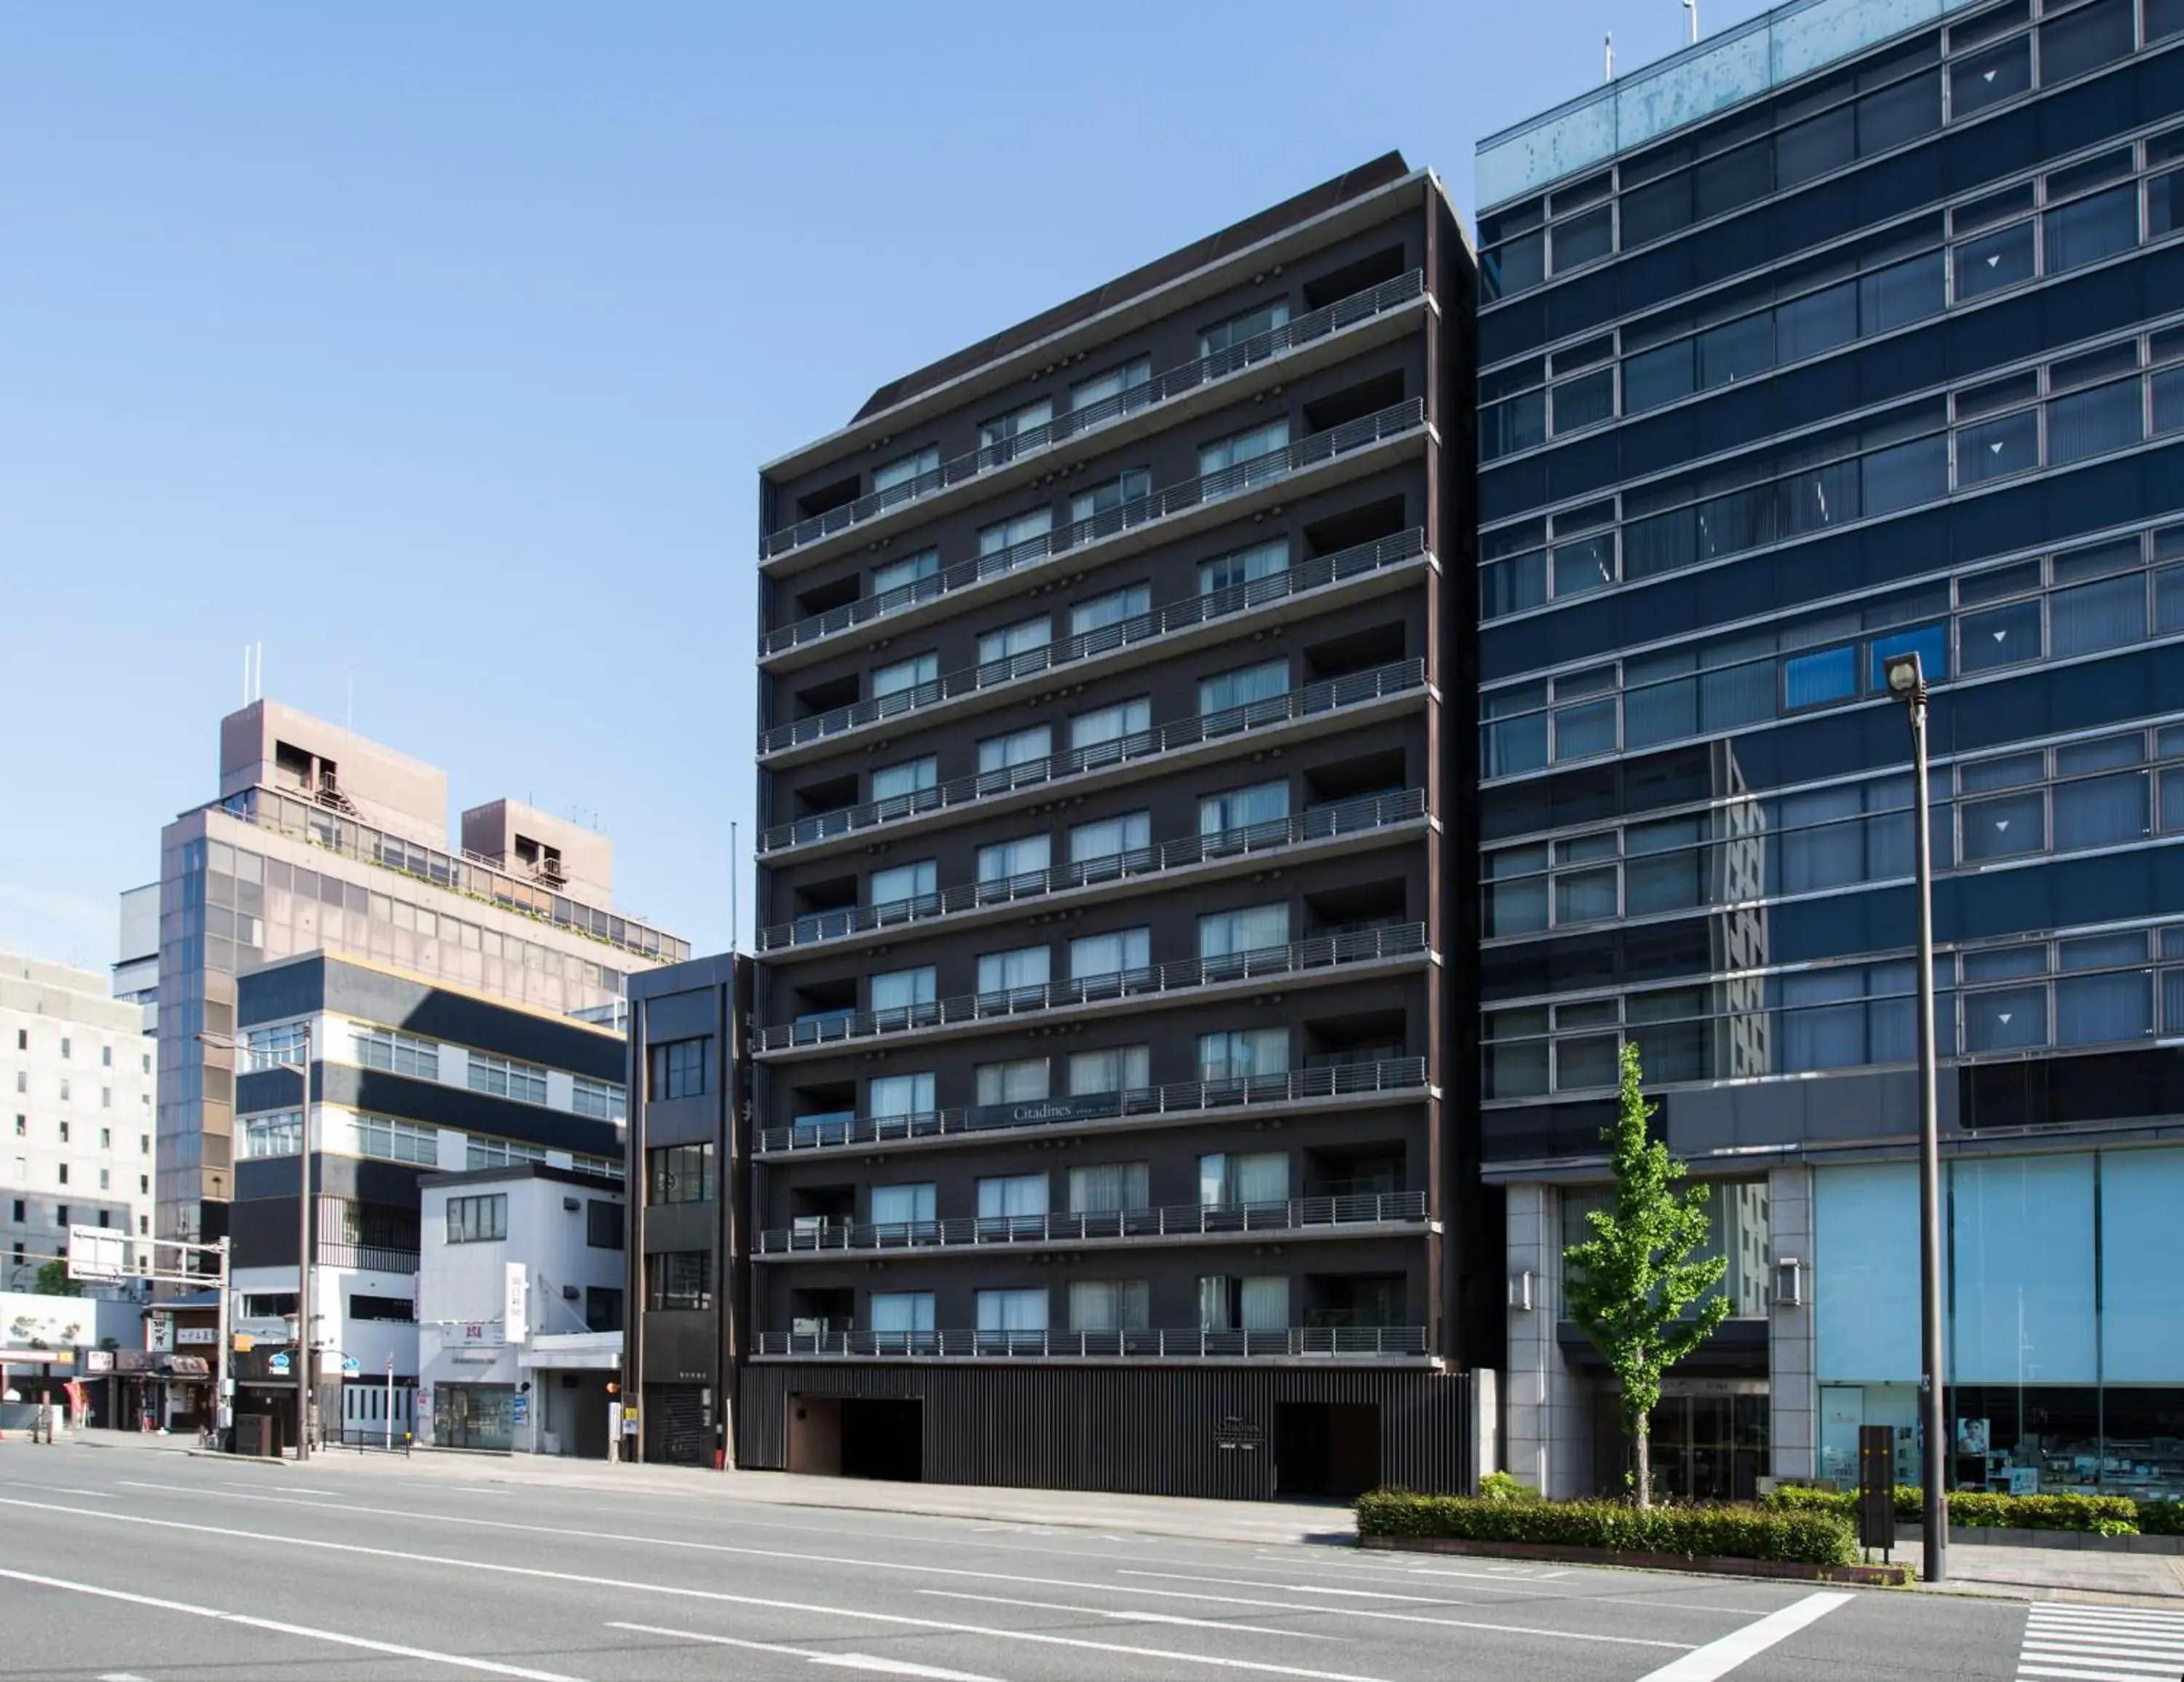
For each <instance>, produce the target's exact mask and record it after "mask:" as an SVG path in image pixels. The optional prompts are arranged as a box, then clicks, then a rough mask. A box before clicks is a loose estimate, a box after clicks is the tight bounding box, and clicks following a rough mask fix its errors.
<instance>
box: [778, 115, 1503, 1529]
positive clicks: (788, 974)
mask: <svg viewBox="0 0 2184 1682" xmlns="http://www.w3.org/2000/svg"><path fill="white" fill-rule="evenodd" d="M1473 282H1474V260H1473V256H1472V253H1471V250H1470V248H1469V246H1468V243H1467V241H1466V237H1465V236H1464V234H1463V231H1462V230H1461V227H1460V226H1459V223H1458V220H1457V215H1456V213H1455V211H1454V209H1453V208H1452V207H1451V203H1450V202H1449V200H1448V198H1447V197H1446V192H1445V191H1444V189H1443V188H1442V187H1441V185H1440V182H1439V181H1436V180H1435V177H1433V176H1432V175H1430V174H1428V173H1426V172H1424V171H1418V170H1412V169H1410V168H1409V167H1408V166H1407V164H1405V163H1404V162H1403V161H1402V159H1401V158H1399V157H1396V156H1393V155H1390V156H1389V157H1385V158H1382V159H1378V160H1376V161H1374V162H1373V163H1371V164H1367V165H1365V166H1364V167H1363V168H1362V169H1359V170H1354V171H1352V172H1351V173H1349V174H1347V175H1343V176H1341V177H1340V178H1338V179H1336V180H1334V181H1329V182H1327V183H1325V184H1324V185H1323V186H1320V187H1315V188H1313V189H1312V191H1310V192H1306V193H1303V194H1301V195H1300V196H1298V197H1296V198H1292V199H1290V200H1288V201H1286V202H1284V203H1281V204H1279V205H1276V206H1275V207H1273V209H1268V210H1266V211H1264V212H1262V213H1261V214H1258V215H1256V216H1254V217H1252V218H1251V219H1250V220H1246V221H1244V222H1241V223H1239V224H1237V225H1236V226H1233V227H1229V228H1227V229H1224V230H1223V231H1220V232H1218V233H1217V234H1214V235H1212V236H1211V237H1208V238H1206V239H1204V240H1202V241H1201V242H1198V243H1196V244H1195V245H1192V246H1190V247H1188V248H1185V249H1184V250H1181V251H1178V252H1175V253H1172V254H1170V255H1168V256H1166V257H1163V258H1162V259H1159V260H1158V261H1156V262H1154V263H1151V264H1149V265H1146V266H1145V267H1144V268H1141V269H1139V270H1134V271H1133V272H1131V273H1129V274H1127V275H1124V276H1121V277H1119V278H1117V279H1116V280H1113V281H1109V282H1107V283H1106V284H1105V285H1103V286H1101V287H1097V288H1096V289H1095V290H1094V291H1092V292H1087V293H1085V294H1084V296H1083V297H1081V298H1075V299H1073V300H1072V301H1070V302H1068V303H1067V304H1061V305H1060V306H1058V307H1057V308H1056V309H1051V310H1049V311H1047V312H1046V313H1045V314H1044V315H1039V316H1036V317H1034V318H1033V319H1032V320H1028V321H1024V322H1022V323H1020V324H1018V325H1017V326H1012V327H1010V328H1008V329H1006V331H1002V332H1000V333H997V334H995V336H994V337H991V338H989V339H986V340H983V341H982V342H981V343H978V344H975V345H972V346H970V347H969V348H967V349H964V350H962V351H960V352H958V353H957V354H954V355H952V356H950V357H947V358H945V359H943V360H941V361H939V362H938V363H935V364H933V365H932V366H930V367H927V368H923V369H920V370H917V372H915V373H913V374H911V375H908V376H905V377H903V378H900V379H897V380H894V381H892V382H889V383H888V384H887V385H884V386H883V387H881V388H880V389H879V390H878V391H877V392H876V393H873V395H872V398H871V400H870V401H869V402H867V403H866V404H865V406H864V408H863V409H861V411H860V412H859V413H858V415H856V416H855V419H854V420H852V421H850V424H849V425H848V426H845V427H844V428H843V429H842V430H841V431H839V432H834V433H832V434H830V435H829V436H827V437H824V438H821V439H819V440H817V441H816V442H815V443H811V444H809V445H806V446H805V447H804V448H799V449H798V450H796V451H794V452H793V453H792V454H788V455H787V456H784V457H783V458H782V459H780V460H778V461H777V462H775V463H773V464H772V465H770V466H768V467H767V468H766V469H765V470H764V472H763V476H762V479H761V510H762V512H761V526H762V530H761V534H760V547H759V563H758V565H759V593H760V604H761V608H760V621H761V626H762V633H761V646H760V656H759V664H760V680H759V682H760V696H761V702H760V716H761V739H760V744H759V788H760V794H759V799H760V822H761V824H762V826H763V828H762V833H761V835H760V866H761V868H760V888H759V896H760V922H761V929H760V938H759V958H758V969H757V982H756V993H755V1005H754V1016H753V1022H754V1031H753V1035H752V1050H753V1053H754V1057H755V1082H754V1094H755V1095H754V1104H755V1114H754V1116H753V1118H752V1121H753V1133H752V1162H751V1169H750V1177H749V1187H748V1189H747V1190H746V1192H745V1193H744V1195H745V1196H746V1197H747V1198H748V1200H749V1209H750V1215H749V1224H750V1228H751V1231H750V1235H749V1236H750V1242H749V1256H750V1261H751V1267H750V1270H749V1276H750V1278H751V1281H752V1284H751V1286H750V1293H751V1297H752V1301H751V1304H750V1308H749V1312H750V1314H751V1327H750V1335H749V1336H748V1337H747V1338H746V1339H744V1344H743V1346H744V1353H745V1356H746V1357H747V1359H748V1361H749V1366H748V1367H747V1368H746V1370H745V1372H744V1377H743V1395H742V1403H741V1409H740V1419H739V1422H738V1446H739V1449H740V1456H739V1458H740V1460H741V1462H742V1463H743V1464H744V1465H746V1466H787V1467H789V1468H795V1469H806V1470H815V1471H823V1470H839V1471H843V1472H846V1473H858V1472H863V1473H869V1474H873V1475H894V1476H912V1477H916V1476H921V1475H922V1476H923V1477H926V1478H928V1479H945V1480H950V1481H955V1480H965V1481H990V1482H1000V1483H1011V1484H1055V1485H1063V1486H1077V1487H1093V1488H1110V1489H1146V1490H1167V1491H1171V1492H1173V1493H1195V1494H1221V1495H1273V1494H1274V1493H1275V1492H1276V1491H1277V1490H1280V1491H1284V1492H1287V1491H1304V1490H1339V1489H1347V1488H1351V1487H1355V1486H1358V1485H1362V1484H1366V1483H1369V1482H1371V1481H1373V1480H1375V1479H1381V1478H1386V1479H1397V1480H1401V1481H1404V1482H1408V1483H1412V1484H1421V1485H1447V1484H1453V1483H1455V1482H1457V1481H1459V1480H1460V1479H1462V1478H1463V1476H1464V1474H1465V1468H1466V1466H1467V1464H1468V1456H1467V1450H1466V1446H1465V1444H1466V1430H1467V1422H1468V1418H1469V1417H1470V1416H1469V1415H1468V1412H1467V1410H1466V1408H1465V1407H1464V1406H1463V1397H1464V1396H1465V1395H1466V1394H1467V1390H1468V1386H1467V1384H1466V1382H1465V1379H1464V1377H1463V1370H1464V1368H1465V1367H1466V1365H1467V1364H1468V1363H1467V1358H1466V1357H1467V1356H1468V1352H1469V1351H1468V1349H1467V1346H1466V1340H1465V1339H1466V1333H1467V1328H1468V1321H1469V1320H1471V1319H1472V1318H1474V1315H1472V1314H1470V1313H1468V1312H1467V1309H1468V1304H1467V1301H1466V1295H1465V1294H1466V1292H1467V1290H1468V1289H1471V1287H1472V1284H1473V1281H1474V1278H1475V1277H1476V1275H1477V1273H1478V1271H1479V1270H1477V1269H1476V1268H1474V1267H1470V1266H1468V1265H1467V1256H1466V1252H1467V1247H1468V1246H1472V1245H1474V1239H1475V1238H1477V1237H1478V1236H1479V1234H1478V1230H1477V1229H1478V1228H1479V1222H1478V1221H1477V1220H1476V1219H1475V1217H1474V1211H1473V1205H1474V1201H1475V1200H1476V1197H1477V1195H1478V1194H1477V1193H1476V1192H1475V1190H1474V1186H1475V1184H1476V1180H1477V1166H1476V1162H1475V1160H1474V1155H1475V1153H1474V1150H1473V1145H1472V1139H1473V1134H1474V1114H1475V1106H1474V1102H1473V1099H1472V1094H1473V1093H1474V1092H1475V1090H1476V1089H1477V1081H1476V1077H1475V1075H1474V1073H1473V1072H1471V1071H1470V1070H1469V1069H1468V1068H1454V1067H1449V1066H1448V1063H1449V1059H1450V1055H1451V1052H1450V1050H1449V1049H1448V1048H1451V1047H1454V1046H1457V1045H1461V1044H1465V1043H1467V1042H1468V1040H1469V1039H1470V1035H1471V1026H1470V1025H1471V1022H1472V1021H1473V1018H1472V1017H1470V1016H1467V1015H1466V1014H1465V1012H1466V1011H1467V1010H1468V1008H1469V1007H1470V996H1471V983H1470V979H1469V975H1470V961H1469V956H1468V953H1469V949H1470V947H1471V945H1472V944H1473V941H1472V933H1471V927H1470V910H1469V907H1470V905H1471V903H1472V902H1473V900H1474V897H1475V896H1474V893H1473V891H1472V883H1473V881H1474V876H1473V866H1472V865H1471V862H1470V860H1471V858H1472V846H1471V842H1470V839H1469V820H1468V812H1467V811H1466V810H1464V808H1465V807H1466V806H1467V805H1468V800H1467V799H1466V797H1465V794H1464V793H1463V791H1465V790H1468V788H1469V787H1470V786H1471V784H1472V782H1473V780H1474V771H1473V765H1472V760H1473V749H1472V743H1473V739H1474V732H1473V728H1472V718H1471V714H1470V705H1471V703H1470V701H1469V699H1468V694H1469V691H1470V684H1471V673H1470V656H1469V653H1468V649H1469V648H1470V645H1471V641H1472V629H1471V627H1472V625H1473V622H1474V621H1473V606H1472V604H1473V600H1474V586H1473V581H1472V558H1471V553H1470V539H1469V536H1468V532H1469V526H1470V518H1471V515H1470V509H1469V500H1470V489H1469V487H1470V483H1471V478H1472V474H1471V469H1470V465H1469V464H1470V463H1471V461H1472V459H1473V449H1472V443H1471V434H1470V428H1471V426H1472V415H1473V409H1472V404H1471V382H1472V351H1471V315H1472V307H1473V298H1472V288H1473ZM1444 697H1446V698H1447V699H1446V705H1445V704H1444ZM1490 1224H1491V1227H1492V1229H1491V1230H1490V1232H1488V1233H1487V1234H1485V1237H1486V1238H1487V1239H1489V1240H1490V1241H1491V1242H1492V1243H1494V1244H1496V1245H1498V1243H1499V1241H1500V1236H1501V1234H1500V1232H1499V1227H1498V1217H1497V1220H1496V1223H1490ZM1499 1295H1500V1293H1499V1290H1498V1288H1497V1289H1496V1290H1495V1291H1494V1292H1493V1294H1492V1301H1491V1305H1490V1306H1491V1310H1492V1312H1491V1316H1490V1319H1489V1320H1488V1321H1487V1322H1486V1323H1485V1324H1484V1325H1483V1327H1482V1328H1481V1329H1483V1330H1484V1331H1485V1339H1484V1343H1485V1348H1486V1350H1487V1351H1489V1352H1492V1351H1496V1350H1498V1346H1499V1336H1500V1325H1501V1321H1500V1301H1499Z"/></svg>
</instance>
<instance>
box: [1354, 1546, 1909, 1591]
mask: <svg viewBox="0 0 2184 1682" xmlns="http://www.w3.org/2000/svg"><path fill="white" fill-rule="evenodd" d="M1358 1546H1361V1547H1365V1548H1371V1549H1374V1550H1376V1551H1385V1552H1399V1553H1444V1554H1463V1555H1467V1556H1469V1557H1474V1558H1482V1559H1538V1560H1557V1561H1561V1562H1566V1563H1568V1564H1571V1565H1608V1566H1618V1567H1621V1568H1624V1569H1625V1570H1631V1571H1683V1572H1689V1573H1691V1574H1693V1575H1695V1576H1702V1577H1762V1578H1767V1579H1775V1580H1788V1581H1791V1582H1799V1583H1853V1584H1857V1585H1861V1586H1863V1587H1865V1588H1869V1589H1898V1588H1903V1587H1906V1586H1908V1583H1909V1580H1910V1571H1911V1568H1910V1567H1909V1566H1908V1565H1808V1564H1805V1563H1803V1562H1802V1561H1797V1560H1787V1559H1730V1558H1723V1557H1692V1556H1688V1555H1685V1554H1677V1553H1624V1552H1622V1551H1618V1550H1616V1549H1613V1548H1586V1547H1559V1546H1554V1545H1553V1544H1552V1543H1546V1542H1475V1541H1471V1540H1466V1539H1463V1538H1458V1537H1454V1536H1364V1537H1361V1538H1359V1540H1358Z"/></svg>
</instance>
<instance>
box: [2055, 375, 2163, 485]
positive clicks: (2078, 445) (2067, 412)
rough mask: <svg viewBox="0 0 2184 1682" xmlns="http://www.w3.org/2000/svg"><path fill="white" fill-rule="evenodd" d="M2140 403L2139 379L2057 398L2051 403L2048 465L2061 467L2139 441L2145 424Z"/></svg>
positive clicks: (2118, 381) (2113, 383)
mask: <svg viewBox="0 0 2184 1682" xmlns="http://www.w3.org/2000/svg"><path fill="white" fill-rule="evenodd" d="M2139 404H2140V398H2139V388H2138V382H2137V380H2136V379H2130V380H2117V381H2114V382H2112V383H2111V384H2109V385H2105V386H2095V387H2093V388H2092V390H2091V391H2083V392H2073V393H2071V394H2070V396H2068V397H2064V398H2057V399H2056V400H2055V401H2054V402H2053V403H2051V404H2048V465H2049V466H2051V467H2060V466H2062V465H2064V464H2065V463H2068V462H2072V461H2079V460H2082V459H2085V458H2086V457H2087V456H2089V455H2100V454H2105V453H2106V452H2107V451H2109V450H2112V449H2121V448H2124V447H2125V446H2126V445H2128V444H2135V443H2137V442H2138V439H2139V434H2140V432H2141V431H2142V429H2143V425H2144V418H2143V415H2142V412H2141V409H2140V407H2139Z"/></svg>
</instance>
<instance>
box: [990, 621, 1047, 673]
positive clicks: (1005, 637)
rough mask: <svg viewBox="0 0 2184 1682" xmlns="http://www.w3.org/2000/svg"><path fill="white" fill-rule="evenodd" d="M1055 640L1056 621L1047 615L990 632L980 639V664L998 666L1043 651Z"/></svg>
mask: <svg viewBox="0 0 2184 1682" xmlns="http://www.w3.org/2000/svg"><path fill="white" fill-rule="evenodd" d="M1053 640H1054V621H1053V620H1052V619H1051V618H1050V617H1049V616H1048V615H1045V614H1041V615H1039V617H1038V618H1036V619H1026V620H1021V621H1018V622H1017V623H1016V624H1014V625H1005V626H1003V627H1001V628H1000V630H998V631H989V632H986V634H985V635H984V636H983V637H981V638H978V664H979V665H980V666H995V665H998V664H999V663H1000V662H1001V661H1003V660H1014V659H1016V658H1017V656H1018V655H1019V654H1030V653H1032V652H1033V651H1034V650H1035V649H1043V648H1045V647H1046V645H1047V644H1048V643H1051V642H1052V641H1053Z"/></svg>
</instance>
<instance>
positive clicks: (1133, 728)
mask: <svg viewBox="0 0 2184 1682" xmlns="http://www.w3.org/2000/svg"><path fill="white" fill-rule="evenodd" d="M1152 727H1153V704H1152V699H1151V697H1150V696H1147V695H1139V696H1138V697H1136V698H1135V699H1133V700H1128V701H1117V703H1115V705H1112V706H1106V707H1099V708H1096V709H1095V710H1093V711H1091V712H1080V713H1078V715H1077V716H1075V717H1074V718H1072V719H1071V720H1070V721H1069V745H1070V746H1071V747H1072V748H1088V749H1089V748H1100V747H1105V746H1106V745H1107V744H1110V743H1114V742H1122V741H1124V740H1127V739H1128V738H1130V737H1133V736H1142V735H1144V734H1145V732H1147V731H1149V730H1151V728H1152ZM1096 757H1097V756H1096V755H1095V759H1096Z"/></svg>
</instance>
